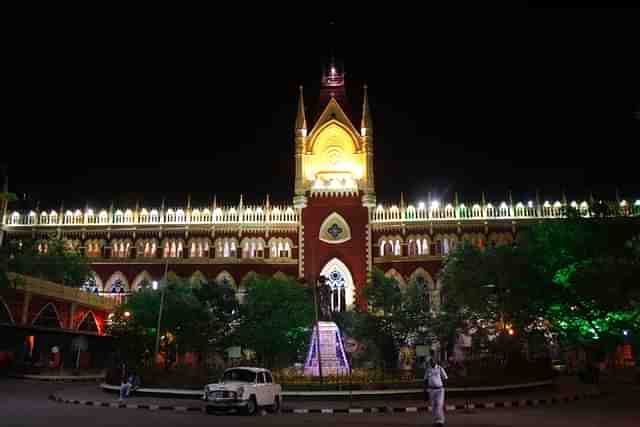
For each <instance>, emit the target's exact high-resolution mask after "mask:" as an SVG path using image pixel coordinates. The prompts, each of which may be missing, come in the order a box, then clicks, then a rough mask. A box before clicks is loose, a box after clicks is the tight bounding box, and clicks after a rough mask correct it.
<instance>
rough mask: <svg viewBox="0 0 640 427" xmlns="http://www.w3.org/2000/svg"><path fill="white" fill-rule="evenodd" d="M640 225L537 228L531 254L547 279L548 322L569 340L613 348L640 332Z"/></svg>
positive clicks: (572, 222) (573, 218) (616, 222)
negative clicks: (628, 332)
mask: <svg viewBox="0 0 640 427" xmlns="http://www.w3.org/2000/svg"><path fill="white" fill-rule="evenodd" d="M639 232H640V225H639V224H638V223H637V221H636V222H634V221H633V220H628V219H619V218H604V217H603V218H599V219H584V218H580V217H578V216H577V215H570V219H569V220H567V221H563V222H544V223H542V224H539V225H535V226H533V227H532V228H531V229H530V230H529V232H528V233H527V235H526V236H525V237H526V247H527V249H528V250H529V256H530V257H531V259H532V260H534V263H535V265H536V266H537V267H538V268H539V270H540V271H541V273H542V274H543V275H544V277H545V279H546V282H545V283H544V284H543V286H544V290H545V294H546V295H547V296H548V298H547V301H548V306H547V310H546V313H545V318H546V319H548V320H549V321H551V322H552V324H553V326H554V329H555V330H556V331H557V332H558V333H560V335H561V336H562V337H563V338H564V339H566V340H567V341H568V342H570V343H573V344H577V345H580V346H585V347H590V348H595V347H597V348H601V349H605V350H606V349H610V348H611V347H612V346H613V345H616V344H617V343H620V342H621V341H622V340H623V336H624V335H623V331H624V330H631V331H634V332H635V333H638V332H640V305H639V302H640V257H639V256H638V253H639V251H638V243H637V242H638V241H637V238H634V235H637V234H638V233H639Z"/></svg>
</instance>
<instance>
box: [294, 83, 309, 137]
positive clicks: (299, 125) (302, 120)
mask: <svg viewBox="0 0 640 427" xmlns="http://www.w3.org/2000/svg"><path fill="white" fill-rule="evenodd" d="M299 131H304V132H302V133H306V132H307V118H306V117H305V115H304V98H303V96H302V85H300V97H299V98H298V115H297V116H296V133H298V132H299ZM303 136H304V135H303Z"/></svg>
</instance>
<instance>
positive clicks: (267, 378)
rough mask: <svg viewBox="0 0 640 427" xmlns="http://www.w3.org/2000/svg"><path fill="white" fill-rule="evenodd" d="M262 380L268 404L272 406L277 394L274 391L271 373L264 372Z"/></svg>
mask: <svg viewBox="0 0 640 427" xmlns="http://www.w3.org/2000/svg"><path fill="white" fill-rule="evenodd" d="M264 378H265V383H266V387H265V388H266V389H267V394H268V399H269V402H271V403H270V404H273V403H274V402H275V400H276V395H277V394H278V391H277V390H276V385H275V384H274V383H273V378H272V377H271V372H265V373H264Z"/></svg>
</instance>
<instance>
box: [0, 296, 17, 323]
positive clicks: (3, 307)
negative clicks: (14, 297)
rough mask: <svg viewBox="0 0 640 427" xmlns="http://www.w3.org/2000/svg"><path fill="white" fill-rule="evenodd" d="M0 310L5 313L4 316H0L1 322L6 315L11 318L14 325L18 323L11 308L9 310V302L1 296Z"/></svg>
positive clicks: (10, 321) (10, 320)
mask: <svg viewBox="0 0 640 427" xmlns="http://www.w3.org/2000/svg"><path fill="white" fill-rule="evenodd" d="M0 312H4V313H5V315H4V316H0V323H2V322H1V320H2V319H3V317H6V318H7V319H9V323H11V324H13V325H15V324H16V322H15V320H13V315H12V314H11V310H9V306H8V305H7V303H6V302H5V300H4V299H3V298H2V297H0Z"/></svg>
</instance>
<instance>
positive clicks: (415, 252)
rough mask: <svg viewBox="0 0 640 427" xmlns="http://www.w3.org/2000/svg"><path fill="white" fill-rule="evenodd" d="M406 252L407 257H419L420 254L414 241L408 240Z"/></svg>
mask: <svg viewBox="0 0 640 427" xmlns="http://www.w3.org/2000/svg"><path fill="white" fill-rule="evenodd" d="M407 251H408V252H409V253H408V254H407V255H409V256H417V255H420V252H419V250H418V245H417V243H416V241H415V240H413V239H410V240H409V244H408V246H407Z"/></svg>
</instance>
